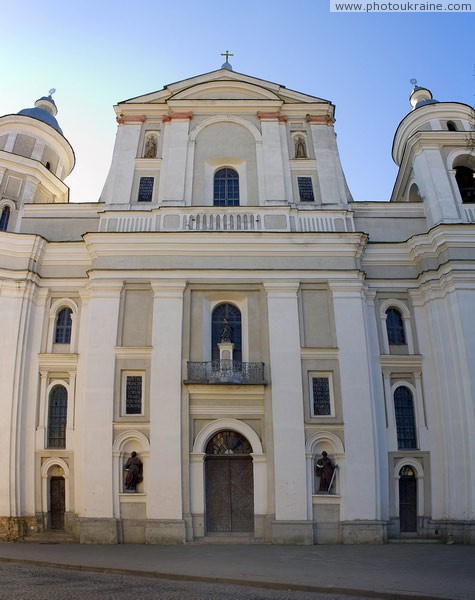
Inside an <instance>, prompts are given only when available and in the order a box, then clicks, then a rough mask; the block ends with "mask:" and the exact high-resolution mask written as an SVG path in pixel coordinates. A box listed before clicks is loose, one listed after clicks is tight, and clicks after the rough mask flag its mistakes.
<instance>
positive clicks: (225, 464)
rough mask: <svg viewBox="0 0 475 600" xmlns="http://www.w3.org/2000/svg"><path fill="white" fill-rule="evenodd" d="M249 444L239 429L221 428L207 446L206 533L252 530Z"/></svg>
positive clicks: (251, 479) (251, 476)
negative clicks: (237, 430)
mask: <svg viewBox="0 0 475 600" xmlns="http://www.w3.org/2000/svg"><path fill="white" fill-rule="evenodd" d="M251 453H252V447H251V444H250V443H249V442H248V440H247V439H246V438H245V437H244V436H243V435H241V434H240V433H238V432H236V431H232V430H223V431H219V432H218V433H216V434H215V435H214V436H213V437H212V438H211V439H210V440H209V442H208V444H207V446H206V453H205V454H206V457H205V490H206V498H205V502H206V532H207V533H252V532H253V531H254V476H253V464H252V456H251Z"/></svg>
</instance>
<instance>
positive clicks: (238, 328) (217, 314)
mask: <svg viewBox="0 0 475 600" xmlns="http://www.w3.org/2000/svg"><path fill="white" fill-rule="evenodd" d="M226 323H227V325H228V327H229V328H230V339H231V342H232V343H233V344H234V348H233V359H234V361H235V362H240V361H242V325H241V311H240V310H239V308H237V307H236V306H234V305H233V304H219V305H218V306H217V307H216V308H215V309H214V310H213V315H212V318H211V346H212V359H213V360H219V348H218V344H219V343H220V341H221V333H222V331H223V328H224V326H225V325H226Z"/></svg>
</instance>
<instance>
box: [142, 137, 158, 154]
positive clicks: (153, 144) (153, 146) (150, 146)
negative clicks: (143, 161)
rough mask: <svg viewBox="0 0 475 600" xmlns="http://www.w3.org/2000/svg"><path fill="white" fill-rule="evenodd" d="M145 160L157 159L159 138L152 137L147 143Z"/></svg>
mask: <svg viewBox="0 0 475 600" xmlns="http://www.w3.org/2000/svg"><path fill="white" fill-rule="evenodd" d="M143 156H144V158H156V156H157V138H156V137H155V136H154V135H151V136H149V137H148V138H147V141H146V142H145V150H144V153H143Z"/></svg>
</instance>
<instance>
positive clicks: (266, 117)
mask: <svg viewBox="0 0 475 600" xmlns="http://www.w3.org/2000/svg"><path fill="white" fill-rule="evenodd" d="M257 118H258V119H259V120H260V121H279V122H281V123H286V122H287V117H286V116H284V115H281V114H280V113H273V112H261V111H257Z"/></svg>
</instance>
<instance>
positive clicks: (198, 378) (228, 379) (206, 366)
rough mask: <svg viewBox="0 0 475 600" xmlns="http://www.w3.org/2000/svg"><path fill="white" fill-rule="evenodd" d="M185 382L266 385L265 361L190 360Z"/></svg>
mask: <svg viewBox="0 0 475 600" xmlns="http://www.w3.org/2000/svg"><path fill="white" fill-rule="evenodd" d="M185 383H189V384H205V385H209V384H228V385H229V384H232V385H265V384H266V381H265V378H264V363H250V362H239V361H235V360H211V361H207V362H188V373H187V379H186V380H185Z"/></svg>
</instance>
